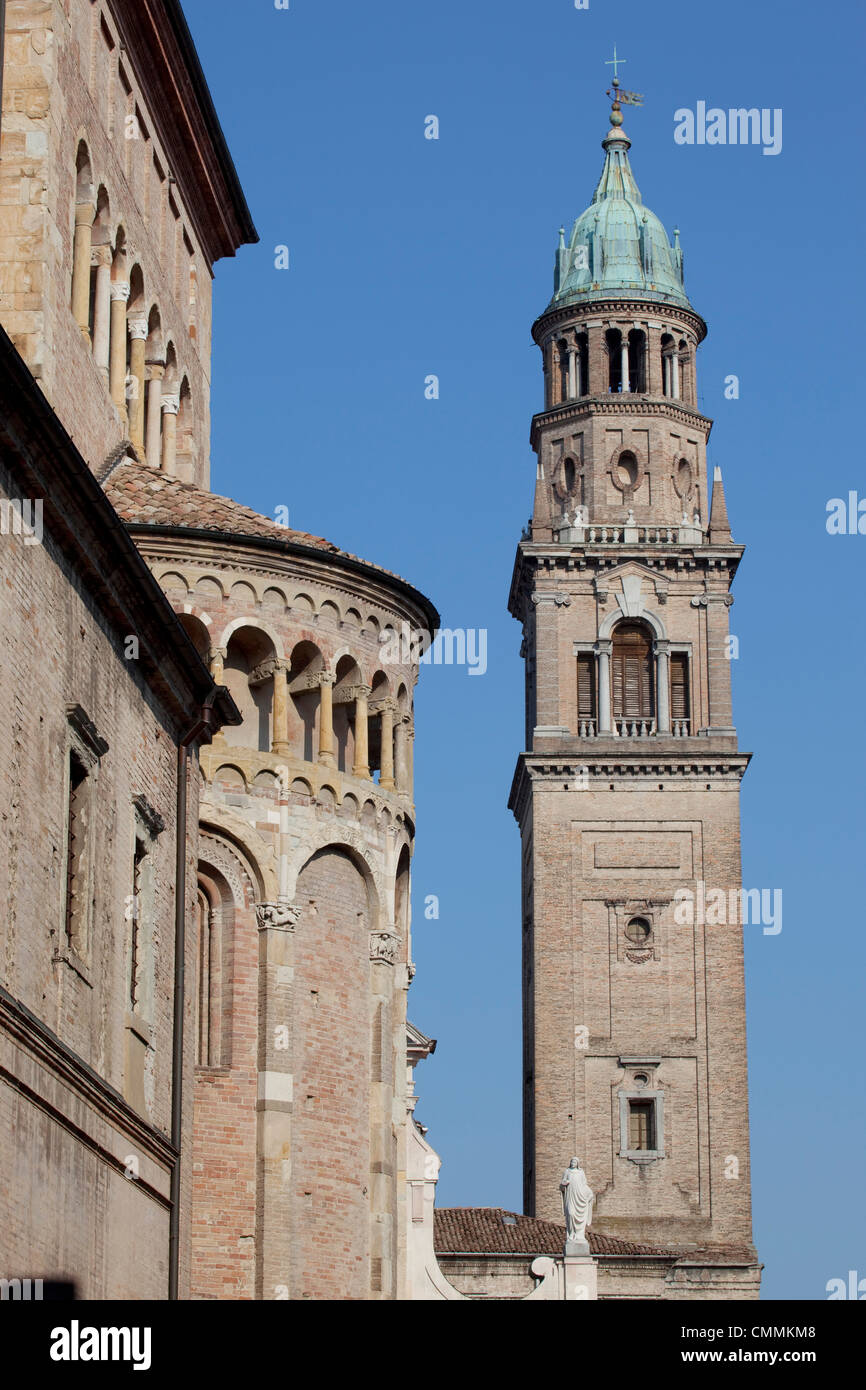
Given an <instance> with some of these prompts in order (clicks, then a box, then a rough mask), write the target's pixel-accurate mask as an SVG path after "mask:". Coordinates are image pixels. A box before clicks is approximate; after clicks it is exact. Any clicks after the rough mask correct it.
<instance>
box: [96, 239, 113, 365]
mask: <svg viewBox="0 0 866 1390" xmlns="http://www.w3.org/2000/svg"><path fill="white" fill-rule="evenodd" d="M92 259H93V264H94V265H95V266H96V293H95V295H94V299H93V360H94V362H95V363H96V365H97V367H98V368H99V370H100V371H101V372H102V375H103V376H104V377H105V380H106V382H107V381H108V354H109V345H110V341H111V247H110V246H96V247H94V250H93V257H92Z"/></svg>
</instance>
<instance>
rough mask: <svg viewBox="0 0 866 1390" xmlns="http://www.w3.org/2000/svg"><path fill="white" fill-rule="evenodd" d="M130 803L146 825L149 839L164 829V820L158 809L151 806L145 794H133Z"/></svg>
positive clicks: (154, 837)
mask: <svg viewBox="0 0 866 1390" xmlns="http://www.w3.org/2000/svg"><path fill="white" fill-rule="evenodd" d="M132 804H133V806H134V807H135V809H136V811H137V812H138V814H139V815H140V816H141V819H142V820H143V821H144V824H145V825H146V826H147V830H148V833H149V835H150V837H151V839H153V840H155V839H156V838H157V836H158V835H161V834H162V832H163V830H165V821H164V820H163V818H162V816H161V815H160V814H159V811H157V810H156V809H155V808H154V807H153V806H151V804H150V802H149V801H148V799H147V797H146V796H134V797H133V798H132Z"/></svg>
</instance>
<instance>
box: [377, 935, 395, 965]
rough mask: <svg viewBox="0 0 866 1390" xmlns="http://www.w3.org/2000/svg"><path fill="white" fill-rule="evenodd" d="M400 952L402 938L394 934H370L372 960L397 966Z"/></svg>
mask: <svg viewBox="0 0 866 1390" xmlns="http://www.w3.org/2000/svg"><path fill="white" fill-rule="evenodd" d="M399 951H400V938H399V936H395V935H394V933H393V932H388V931H371V932H370V960H371V961H377V962H382V963H384V964H385V965H395V964H396V962H397V956H398V954H399Z"/></svg>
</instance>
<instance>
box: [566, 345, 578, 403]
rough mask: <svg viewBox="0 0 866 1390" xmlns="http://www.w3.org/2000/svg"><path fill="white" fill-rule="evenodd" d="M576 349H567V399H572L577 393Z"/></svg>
mask: <svg viewBox="0 0 866 1390" xmlns="http://www.w3.org/2000/svg"><path fill="white" fill-rule="evenodd" d="M576 359H577V351H576V350H575V348H569V349H568V399H569V400H570V401H573V400H574V398H575V396H576V395H577V360H576Z"/></svg>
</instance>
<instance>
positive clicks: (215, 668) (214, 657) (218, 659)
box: [208, 647, 227, 743]
mask: <svg viewBox="0 0 866 1390" xmlns="http://www.w3.org/2000/svg"><path fill="white" fill-rule="evenodd" d="M226 655H227V652H226V649H225V647H214V648H213V649H212V650H211V654H210V659H209V663H208V664H209V666H210V673H211V679H212V680H213V683H214V685H224V684H225V680H224V671H223V662H224V661H225V659H226ZM213 741H214V743H225V733H224V731H223V730H222V729H218V730H217V732H216V733H215V734H214V736H213Z"/></svg>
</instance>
